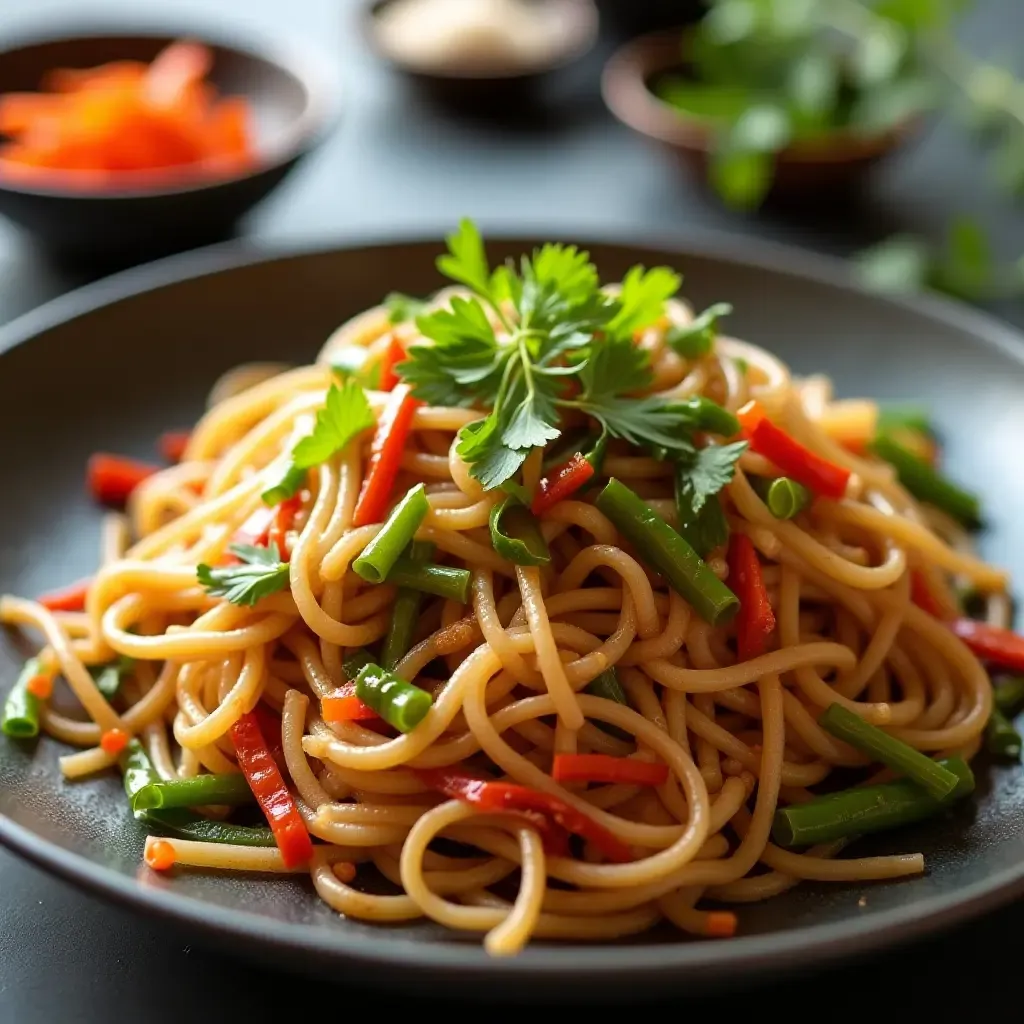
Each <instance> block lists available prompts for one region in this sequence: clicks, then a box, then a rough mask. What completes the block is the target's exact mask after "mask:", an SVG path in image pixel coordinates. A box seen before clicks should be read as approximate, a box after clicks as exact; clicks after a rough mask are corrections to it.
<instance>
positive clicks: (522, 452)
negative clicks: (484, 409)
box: [456, 412, 530, 490]
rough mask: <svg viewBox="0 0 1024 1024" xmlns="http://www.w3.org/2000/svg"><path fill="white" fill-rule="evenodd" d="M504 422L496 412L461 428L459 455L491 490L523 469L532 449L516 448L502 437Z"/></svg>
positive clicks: (476, 476) (473, 473)
mask: <svg viewBox="0 0 1024 1024" xmlns="http://www.w3.org/2000/svg"><path fill="white" fill-rule="evenodd" d="M502 430H503V425H502V423H501V420H500V419H499V417H498V416H497V415H496V414H495V413H493V412H492V413H491V415H490V416H488V417H487V418H486V419H483V420H477V421H476V422H475V423H470V424H468V425H467V426H465V427H463V428H462V429H461V430H460V431H459V445H458V448H457V449H456V451H457V452H458V454H459V457H460V458H462V459H463V460H464V461H465V462H467V463H468V464H469V471H470V474H471V475H472V476H473V477H474V479H476V480H479V481H480V483H481V484H482V485H483V486H484V487H485V488H486V489H487V490H491V489H493V488H495V487H499V486H501V485H502V484H504V483H505V482H506V481H507V480H508V479H509V478H510V477H513V476H515V474H516V473H518V472H519V470H520V468H521V467H522V465H523V463H524V462H525V461H526V457H527V456H528V455H529V454H530V451H529V449H528V448H521V449H513V448H509V447H508V446H507V445H505V444H504V443H503V442H502V440H501V434H502Z"/></svg>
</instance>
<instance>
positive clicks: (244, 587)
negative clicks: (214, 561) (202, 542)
mask: <svg viewBox="0 0 1024 1024" xmlns="http://www.w3.org/2000/svg"><path fill="white" fill-rule="evenodd" d="M228 550H229V551H230V552H231V553H232V554H233V555H235V556H236V557H237V558H238V559H239V560H240V564H238V565H225V566H216V567H214V566H210V565H206V564H205V563H201V564H200V565H198V566H196V578H197V579H198V580H199V582H200V583H201V584H202V585H203V586H204V587H205V588H206V592H207V593H208V594H209V595H210V596H211V597H224V598H227V600H229V601H230V602H231V603H232V604H245V605H250V606H252V605H254V604H256V602H257V601H259V600H260V599H261V598H264V597H268V596H269V595H270V594H276V593H277V591H279V590H283V589H284V588H285V587H286V586H287V585H288V571H289V570H288V563H287V562H284V561H282V560H281V552H280V550H279V549H278V547H277V545H276V544H271V545H270V546H269V547H265V548H264V547H254V546H253V545H252V544H231V545H229V547H228Z"/></svg>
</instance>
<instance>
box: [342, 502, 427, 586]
mask: <svg viewBox="0 0 1024 1024" xmlns="http://www.w3.org/2000/svg"><path fill="white" fill-rule="evenodd" d="M429 511H430V502H429V501H427V491H426V488H425V487H424V486H423V484H417V485H416V486H415V487H413V488H412V489H411V490H410V491H409V493H408V494H406V496H405V497H404V498H403V499H402V500H401V501H400V502H399V503H398V504H397V505H396V506H395V507H394V509H392V511H391V515H389V516H388V517H387V519H386V520H385V521H384V525H383V526H382V527H381V530H380V533H378V534H377V536H376V537H374V538H373V540H371V541H370V543H369V544H367V545H366V547H365V548H363V553H362V554H361V555H360V556H359V557H358V558H357V559H356V560H355V561H354V562H353V563H352V568H353V569H354V570H355V571H356V573H357V574H358V575H360V576H362V578H363V579H364V580H366V582H367V583H383V582H384V580H385V579H386V578H387V575H388V573H389V572H390V571H391V569H392V567H393V566H394V564H395V562H396V561H398V557H399V556H400V555H401V554H402V552H403V551H404V550H405V549H406V548H407V547H408V546H409V543H410V542H411V541H412V538H413V535H414V534H415V533H416V531H417V530H418V529H419V528H420V525H421V524H422V522H423V520H424V519H426V518H427V513H428V512H429Z"/></svg>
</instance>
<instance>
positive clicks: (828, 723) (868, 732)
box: [818, 704, 957, 800]
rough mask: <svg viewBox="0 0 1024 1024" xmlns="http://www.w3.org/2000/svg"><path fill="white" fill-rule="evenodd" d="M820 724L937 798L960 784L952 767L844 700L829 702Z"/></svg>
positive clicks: (943, 797) (950, 791)
mask: <svg viewBox="0 0 1024 1024" xmlns="http://www.w3.org/2000/svg"><path fill="white" fill-rule="evenodd" d="M818 724H819V725H820V726H821V727H822V728H823V729H824V730H825V731H826V732H829V733H831V734H832V735H833V736H835V737H836V739H840V740H845V741H846V742H847V743H849V744H850V746H852V747H856V748H857V749H858V750H859V751H860V752H861V753H863V754H867V755H868V756H869V757H872V758H874V759H875V760H876V761H879V762H881V763H882V764H884V765H887V766H888V767H889V768H891V769H892V770H893V771H896V772H900V774H902V775H906V776H907V777H908V778H909V779H911V780H912V781H914V782H916V783H917V784H918V785H919V786H922V787H923V788H924V789H926V790H927V791H928V793H929V794H930V795H931V796H932V797H933V798H934V799H936V800H944V799H945V798H946V797H948V796H949V794H950V793H952V792H953V790H954V789H956V787H957V777H956V775H955V774H954V773H953V772H951V771H949V769H947V768H943V767H942V765H941V764H939V763H938V762H937V761H933V760H932V759H931V758H930V757H928V756H927V755H926V754H922V753H921V752H920V751H919V750H915V749H914V748H913V747H911V746H910V745H909V744H906V743H904V742H903V741H902V740H898V739H896V737H895V736H890V735H889V734H888V733H887V732H883V731H882V730H881V729H879V728H878V727H877V726H875V725H871V724H870V723H869V722H865V721H864V719H863V718H858V717H857V715H855V714H854V713H853V712H852V711H848V710H847V709H846V708H844V707H843V706H842V704H831V705H829V707H827V708H826V709H825V711H824V712H823V713H822V715H821V717H820V718H819V719H818Z"/></svg>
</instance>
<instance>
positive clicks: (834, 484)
mask: <svg viewBox="0 0 1024 1024" xmlns="http://www.w3.org/2000/svg"><path fill="white" fill-rule="evenodd" d="M737 417H738V419H739V421H740V424H741V425H742V427H743V432H744V434H745V435H746V438H747V440H748V441H749V442H750V447H751V450H752V451H755V452H757V454H758V455H763V456H764V457H765V458H766V459H768V461H769V462H772V463H774V464H775V465H776V466H778V468H779V469H781V470H782V472H783V473H784V474H785V475H786V476H788V477H791V478H792V479H793V480H796V481H797V482H798V483H801V484H803V485H804V487H808V488H810V489H811V490H812V491H814V493H815V494H819V495H821V496H822V497H823V498H835V499H837V500H838V499H839V498H842V497H843V495H845V494H846V485H847V483H848V482H849V479H850V475H851V474H850V471H849V470H848V469H845V468H844V467H842V466H837V465H836V464H835V463H834V462H829V461H828V459H823V458H822V457H821V456H820V455H815V453H814V452H812V451H811V450H810V449H809V448H805V447H804V446H803V445H802V444H800V442H799V441H796V440H794V439H793V438H792V437H790V436H789V434H787V433H786V432H785V431H784V430H781V429H780V428H779V427H777V426H775V424H774V423H772V421H771V420H770V419H768V417H767V416H766V415H765V414H764V410H763V409H762V408H761V407H760V406H759V405H758V404H757V402H748V403H747V404H746V405H745V406H744V407H743V408H742V409H740V411H739V412H738V413H737Z"/></svg>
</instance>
